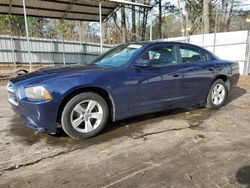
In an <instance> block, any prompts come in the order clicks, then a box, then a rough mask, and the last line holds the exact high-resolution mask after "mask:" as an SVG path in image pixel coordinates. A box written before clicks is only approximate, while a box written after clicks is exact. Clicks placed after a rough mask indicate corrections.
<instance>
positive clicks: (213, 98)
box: [206, 79, 228, 108]
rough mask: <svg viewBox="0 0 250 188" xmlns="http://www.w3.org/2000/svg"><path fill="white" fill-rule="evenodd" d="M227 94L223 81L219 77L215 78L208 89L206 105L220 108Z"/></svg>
mask: <svg viewBox="0 0 250 188" xmlns="http://www.w3.org/2000/svg"><path fill="white" fill-rule="evenodd" d="M227 96H228V88H227V86H226V84H225V82H224V81H223V80H221V79H218V80H215V81H214V83H213V84H212V86H211V88H210V90H209V93H208V96H207V104H206V107H208V108H220V107H221V106H223V105H224V103H225V101H226V99H227Z"/></svg>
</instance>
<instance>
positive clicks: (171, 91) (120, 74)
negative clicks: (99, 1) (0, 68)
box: [7, 42, 239, 138]
mask: <svg viewBox="0 0 250 188" xmlns="http://www.w3.org/2000/svg"><path fill="white" fill-rule="evenodd" d="M238 79H239V67H238V64H237V63H234V62H229V61H224V60H221V59H219V58H218V57H216V56H214V55H213V54H211V53H210V52H208V51H207V50H205V49H203V48H200V47H198V46H195V45H191V44H184V43H177V42H144V43H132V44H123V45H120V46H118V47H116V48H114V49H112V50H110V51H108V52H107V53H105V54H103V55H101V56H100V57H98V58H97V59H96V60H94V61H93V62H92V63H90V64H88V65H75V66H65V67H53V68H45V69H40V70H37V71H34V72H31V73H28V74H25V75H23V76H19V77H16V78H14V79H12V80H10V82H9V83H8V86H7V89H8V92H9V103H10V104H11V106H12V108H13V110H14V111H15V112H16V113H18V114H20V115H21V117H23V119H24V120H25V122H26V124H27V126H29V127H31V128H33V129H35V130H36V131H38V132H40V131H46V132H48V133H51V134H53V133H56V130H57V126H58V125H61V126H62V128H63V130H64V131H65V132H66V133H67V134H68V135H69V136H71V137H74V138H78V137H80V138H88V137H92V136H95V135H97V134H98V133H100V132H101V131H102V130H103V129H104V127H105V126H106V125H107V123H108V121H109V120H112V121H117V120H121V119H124V118H128V117H132V116H138V115H141V114H146V113H151V112H156V111H160V110H165V109H170V108H176V107H183V106H189V105H204V106H206V107H209V108H219V107H221V106H222V105H224V103H225V101H226V99H227V96H228V92H229V91H230V90H231V88H232V87H233V86H235V85H236V84H237V82H238Z"/></svg>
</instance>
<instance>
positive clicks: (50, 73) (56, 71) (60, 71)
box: [10, 65, 105, 83]
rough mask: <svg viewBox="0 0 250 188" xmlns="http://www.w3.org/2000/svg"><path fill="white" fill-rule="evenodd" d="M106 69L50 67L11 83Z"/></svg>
mask: <svg viewBox="0 0 250 188" xmlns="http://www.w3.org/2000/svg"><path fill="white" fill-rule="evenodd" d="M102 69H105V68H104V67H100V66H96V65H70V66H61V67H59V66H58V67H48V68H41V69H38V70H36V71H33V72H31V73H27V74H24V75H22V76H18V77H16V78H12V79H11V80H10V81H11V82H13V83H15V82H19V81H25V80H28V79H32V78H36V77H39V78H41V80H44V79H42V78H50V77H54V76H55V75H67V74H75V73H80V72H89V71H96V70H102Z"/></svg>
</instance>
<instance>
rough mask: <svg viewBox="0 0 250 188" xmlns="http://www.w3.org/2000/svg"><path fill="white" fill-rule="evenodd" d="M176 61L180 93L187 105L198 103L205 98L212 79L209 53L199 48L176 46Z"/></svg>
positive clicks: (212, 67) (212, 69)
mask: <svg viewBox="0 0 250 188" xmlns="http://www.w3.org/2000/svg"><path fill="white" fill-rule="evenodd" d="M177 49H178V50H177V52H178V61H179V63H180V64H181V65H182V66H181V68H180V69H179V70H180V72H181V74H182V78H181V89H180V90H181V93H183V94H184V96H185V101H186V102H187V103H196V102H197V103H199V101H202V100H204V98H206V96H207V93H208V90H209V88H210V84H211V79H212V78H213V77H214V72H213V71H214V69H215V67H214V63H213V62H212V61H211V57H210V55H209V53H207V52H206V51H205V50H203V49H201V48H196V47H192V46H188V45H178V47H177Z"/></svg>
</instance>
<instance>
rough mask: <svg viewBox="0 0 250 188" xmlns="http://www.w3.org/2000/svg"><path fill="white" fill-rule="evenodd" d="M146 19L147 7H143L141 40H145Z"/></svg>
mask: <svg viewBox="0 0 250 188" xmlns="http://www.w3.org/2000/svg"><path fill="white" fill-rule="evenodd" d="M147 20H148V9H145V8H144V11H143V17H142V26H141V41H144V40H145V36H146V28H147Z"/></svg>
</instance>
